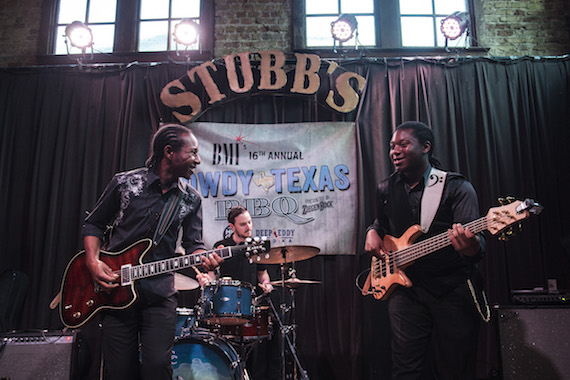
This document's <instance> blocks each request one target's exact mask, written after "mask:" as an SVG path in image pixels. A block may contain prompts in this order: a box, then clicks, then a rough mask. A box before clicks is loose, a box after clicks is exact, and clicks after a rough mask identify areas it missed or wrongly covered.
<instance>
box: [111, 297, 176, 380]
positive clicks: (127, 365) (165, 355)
mask: <svg viewBox="0 0 570 380" xmlns="http://www.w3.org/2000/svg"><path fill="white" fill-rule="evenodd" d="M177 304H178V301H177V298H176V295H174V296H171V297H169V298H166V299H163V300H161V301H159V302H156V303H153V304H151V305H147V304H146V303H145V302H144V301H141V300H137V302H136V303H135V305H132V306H131V307H129V308H127V309H125V310H113V311H107V312H105V314H104V316H103V362H104V379H121V380H124V379H139V378H140V379H149V380H151V379H152V380H155V379H164V380H171V379H172V365H171V353H172V346H173V343H174V330H175V328H176V306H177ZM139 347H140V351H139ZM139 358H140V359H141V360H139Z"/></svg>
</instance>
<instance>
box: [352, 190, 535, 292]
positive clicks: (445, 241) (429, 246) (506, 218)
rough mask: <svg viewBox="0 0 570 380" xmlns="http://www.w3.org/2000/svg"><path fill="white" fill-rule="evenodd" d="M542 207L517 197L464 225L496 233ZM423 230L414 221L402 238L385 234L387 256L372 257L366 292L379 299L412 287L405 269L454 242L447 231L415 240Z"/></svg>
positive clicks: (529, 200)
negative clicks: (397, 290)
mask: <svg viewBox="0 0 570 380" xmlns="http://www.w3.org/2000/svg"><path fill="white" fill-rule="evenodd" d="M542 209H543V207H542V206H541V205H539V204H538V203H536V202H535V201H533V200H531V199H526V200H524V201H514V202H513V203H511V204H507V205H503V206H500V207H493V208H491V209H489V212H488V213H487V215H486V216H484V217H482V218H479V219H477V220H474V221H472V222H470V223H467V224H465V225H464V227H467V228H469V230H470V231H471V232H472V233H474V234H477V233H479V232H481V231H484V230H488V231H489V232H490V233H491V234H492V235H496V234H498V233H500V232H502V231H504V230H506V229H507V228H509V226H511V225H513V224H515V223H518V222H520V221H522V220H523V219H526V218H528V217H529V215H530V214H536V215H538V214H540V212H541V211H542ZM422 234H423V233H422V231H421V227H420V226H419V225H414V226H411V227H410V228H408V229H407V230H406V232H404V233H403V234H402V236H400V237H399V238H395V237H393V236H390V235H386V236H384V238H383V239H382V243H383V244H384V249H385V250H386V252H387V253H386V255H385V257H384V260H382V259H380V258H377V257H375V256H374V257H372V263H371V266H370V273H369V274H368V277H367V279H366V282H365V284H364V287H363V289H362V294H363V295H367V294H370V292H371V293H372V295H373V296H374V298H375V299H377V300H386V299H388V297H389V296H390V293H392V291H393V290H394V289H395V288H396V286H397V285H401V286H405V287H408V288H409V287H411V286H412V282H411V281H410V279H409V278H408V277H407V276H406V275H405V273H404V271H402V269H403V268H406V267H407V266H409V265H411V264H413V263H414V261H416V260H417V259H419V258H421V257H424V256H427V255H429V254H431V253H433V252H436V251H438V250H440V249H442V248H445V247H447V246H449V245H451V240H450V239H449V235H448V232H447V231H445V232H442V233H440V234H438V235H435V236H433V237H431V238H429V239H426V240H422V241H420V242H418V243H415V244H414V242H415V241H416V240H417V239H418V238H419V237H420V236H421V235H422ZM369 291H370V292H369Z"/></svg>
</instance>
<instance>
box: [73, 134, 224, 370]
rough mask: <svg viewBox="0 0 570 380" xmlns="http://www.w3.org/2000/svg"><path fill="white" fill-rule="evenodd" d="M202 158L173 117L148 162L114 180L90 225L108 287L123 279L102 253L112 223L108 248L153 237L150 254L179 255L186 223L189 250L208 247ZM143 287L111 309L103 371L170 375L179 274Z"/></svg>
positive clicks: (93, 258) (93, 259)
mask: <svg viewBox="0 0 570 380" xmlns="http://www.w3.org/2000/svg"><path fill="white" fill-rule="evenodd" d="M198 164H200V157H199V156H198V141H197V139H196V137H195V136H194V134H192V132H191V131H190V130H189V129H188V128H185V127H184V126H181V125H177V124H167V125H164V126H163V127H161V128H160V129H159V130H158V131H157V132H156V134H155V136H154V138H153V141H152V155H151V157H150V158H149V160H148V161H147V165H146V167H143V168H139V169H134V170H131V171H128V172H123V173H118V174H116V175H115V176H114V177H113V179H112V180H111V182H110V183H109V184H108V185H107V188H106V189H105V191H104V192H103V194H102V195H101V197H100V199H99V200H98V202H97V204H96V205H95V208H94V209H93V211H92V212H91V213H90V214H89V216H88V217H87V218H86V219H85V224H84V227H83V236H84V240H83V242H84V247H85V255H86V262H85V263H86V266H87V268H88V269H89V272H90V273H91V276H92V277H93V281H94V282H95V283H96V284H97V285H98V286H100V287H101V289H102V290H103V291H108V292H111V291H114V289H115V288H117V287H118V286H119V284H118V283H116V281H115V280H116V278H117V274H116V273H115V272H113V270H112V269H111V268H110V267H109V265H107V264H106V263H105V262H104V261H103V260H101V257H100V256H101V255H100V254H101V252H100V251H101V244H102V241H103V238H104V232H105V230H106V228H107V226H108V225H111V226H112V232H111V236H110V238H109V243H108V245H107V247H106V249H109V250H111V251H119V250H121V249H125V248H126V247H128V246H129V245H131V244H133V243H134V242H136V241H137V240H140V239H143V238H150V239H152V242H153V243H152V248H150V250H149V251H148V253H147V254H146V256H145V259H147V260H149V261H156V260H160V259H166V258H169V257H172V256H174V251H175V248H176V241H177V238H178V231H179V230H180V229H182V230H183V234H182V246H183V247H184V248H185V250H186V252H189V253H194V254H200V253H201V252H203V251H205V249H204V244H203V243H202V203H201V202H202V201H201V198H200V195H199V193H198V192H197V191H196V190H195V189H194V188H192V187H191V186H190V185H189V184H188V181H187V179H188V178H190V175H191V174H192V171H193V170H194V168H195V167H196V166H197V165H198ZM169 202H170V203H169ZM167 205H169V206H168V207H167ZM165 210H169V211H170V212H166V211H165ZM163 215H166V216H171V218H170V222H162V220H164V219H163V218H161V217H162V216H163ZM157 231H159V233H157ZM199 257H202V260H201V262H202V266H203V269H204V270H211V269H212V268H214V267H217V266H218V265H219V263H220V262H222V261H223V260H222V259H221V258H220V257H219V256H218V255H217V254H216V253H213V254H211V255H210V256H209V257H206V256H199ZM135 286H136V293H137V295H138V297H137V298H136V300H135V301H134V303H133V304H132V305H130V306H129V307H127V308H120V309H116V310H115V309H112V310H105V312H104V313H103V318H102V325H103V330H102V331H103V338H102V342H103V345H102V352H103V361H104V369H103V371H104V376H103V378H105V379H120V380H123V379H139V378H141V379H149V380H151V379H152V380H156V379H163V380H170V379H172V365H171V352H172V347H173V343H174V333H175V328H176V306H177V305H178V302H177V294H176V290H175V289H174V276H173V274H172V273H165V274H161V275H158V276H154V277H149V278H143V279H140V280H138V281H136V283H135ZM139 347H140V353H139ZM139 357H140V358H141V363H139Z"/></svg>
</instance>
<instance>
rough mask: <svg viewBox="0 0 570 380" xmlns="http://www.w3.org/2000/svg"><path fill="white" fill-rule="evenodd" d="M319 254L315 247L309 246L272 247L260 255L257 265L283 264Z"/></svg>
mask: <svg viewBox="0 0 570 380" xmlns="http://www.w3.org/2000/svg"><path fill="white" fill-rule="evenodd" d="M319 252H320V249H319V248H317V247H312V246H309V245H284V246H282V247H273V248H271V249H270V250H269V252H268V255H269V256H268V257H265V256H266V255H263V254H262V255H260V256H259V261H257V262H258V263H261V264H285V263H292V262H294V261H301V260H306V259H310V258H311V257H314V256H316V255H317V254H318V253H319Z"/></svg>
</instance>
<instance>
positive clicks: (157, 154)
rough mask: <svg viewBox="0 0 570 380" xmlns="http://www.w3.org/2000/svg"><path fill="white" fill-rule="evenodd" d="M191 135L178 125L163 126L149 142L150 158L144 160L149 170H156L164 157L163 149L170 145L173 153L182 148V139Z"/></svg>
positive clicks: (187, 130) (188, 130) (186, 129)
mask: <svg viewBox="0 0 570 380" xmlns="http://www.w3.org/2000/svg"><path fill="white" fill-rule="evenodd" d="M186 135H192V131H191V130H190V129H188V128H186V127H185V126H183V125H180V124H164V125H163V126H161V127H160V128H159V129H158V131H156V133H155V134H154V137H153V138H152V142H151V151H152V154H151V156H150V157H149V158H148V159H147V160H146V166H147V168H149V169H153V168H154V169H156V166H157V164H158V163H159V162H160V160H162V158H163V157H164V147H165V146H167V145H170V146H171V147H172V149H173V150H174V151H175V152H178V151H179V150H180V149H181V148H182V147H183V146H184V137H185V136H186Z"/></svg>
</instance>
